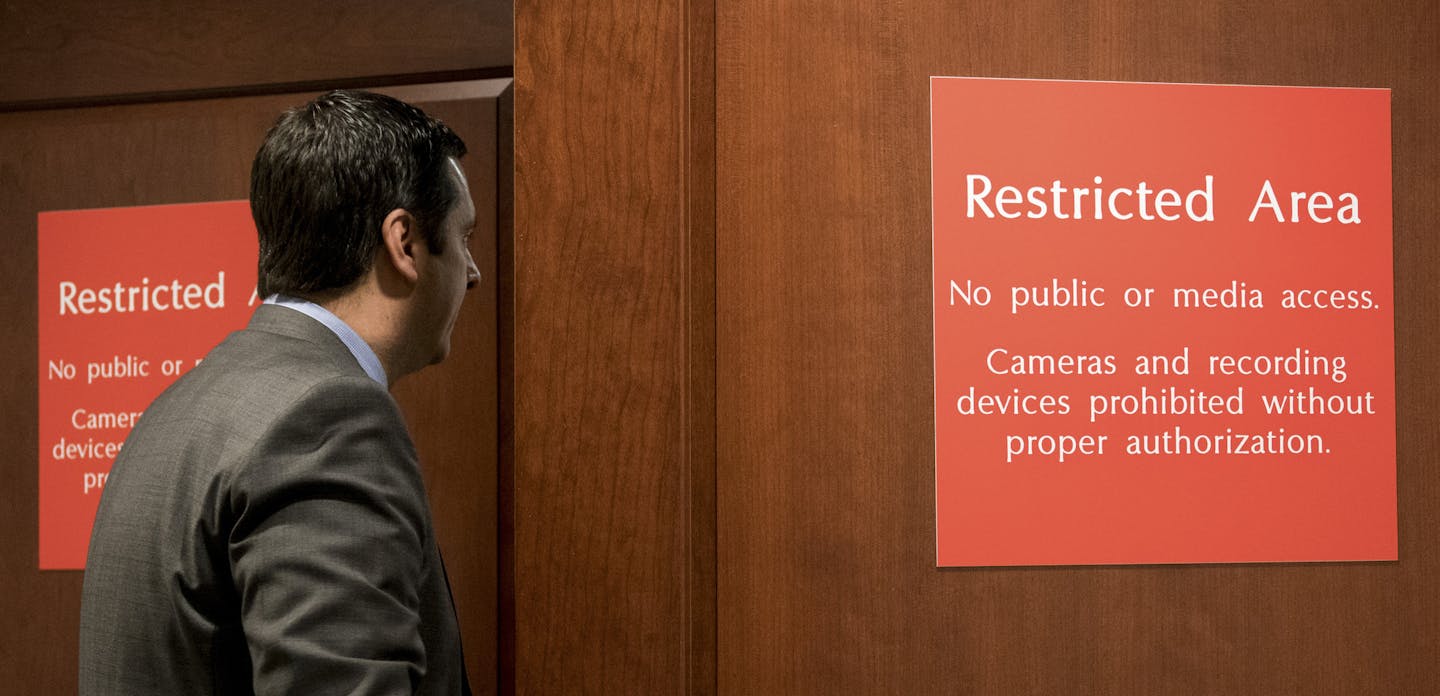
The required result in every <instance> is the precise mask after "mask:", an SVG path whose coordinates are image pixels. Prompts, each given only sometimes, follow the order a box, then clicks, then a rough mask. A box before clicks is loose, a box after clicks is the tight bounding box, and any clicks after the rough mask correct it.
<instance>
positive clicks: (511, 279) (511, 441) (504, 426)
mask: <svg viewBox="0 0 1440 696" xmlns="http://www.w3.org/2000/svg"><path fill="white" fill-rule="evenodd" d="M496 110H497V112H498V113H497V114H496V119H495V138H496V147H495V160H496V170H497V172H498V175H497V176H496V177H495V184H496V191H495V208H496V210H495V213H496V217H497V220H496V221H495V285H496V300H495V302H496V306H495V327H496V337H495V339H496V343H497V346H496V351H495V361H496V366H497V368H498V369H497V370H496V375H497V380H498V383H497V385H496V390H495V391H496V395H497V397H498V398H499V401H500V403H499V407H498V408H497V409H496V413H497V414H498V415H499V420H500V422H499V423H498V427H497V429H496V433H497V435H498V437H497V445H498V448H499V450H498V452H497V453H496V460H495V463H496V466H495V473H496V476H497V478H498V480H497V481H496V486H495V490H496V501H495V510H496V513H497V514H498V515H499V520H498V522H497V524H496V533H497V535H498V537H499V538H498V539H497V543H496V549H497V550H498V558H497V559H496V572H497V573H498V574H499V577H498V578H497V582H496V585H495V588H496V602H497V603H498V605H499V606H498V607H497V609H496V619H497V622H496V623H497V627H496V631H497V634H498V635H496V636H495V645H496V649H497V650H496V652H497V654H496V656H495V665H496V671H497V675H496V685H497V689H498V692H499V693H500V694H502V695H503V696H512V695H513V694H514V693H515V89H514V87H513V86H511V87H509V88H507V89H506V90H505V91H504V92H503V93H501V94H500V98H499V99H497V100H496Z"/></svg>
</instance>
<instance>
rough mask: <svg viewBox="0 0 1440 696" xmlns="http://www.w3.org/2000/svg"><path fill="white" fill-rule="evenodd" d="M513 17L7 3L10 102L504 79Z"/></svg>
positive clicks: (426, 3) (269, 3) (474, 8)
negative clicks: (481, 78) (403, 79)
mask: <svg viewBox="0 0 1440 696" xmlns="http://www.w3.org/2000/svg"><path fill="white" fill-rule="evenodd" d="M511 14H512V9H511V2H510V1H509V0H483V1H480V2H472V1H471V0H418V1H416V2H404V3H397V2H387V1H386V0H352V1H347V2H323V1H321V0H252V1H250V2H246V3H243V4H230V3H198V2H186V1H185V0H129V1H127V2H91V1H87V0H49V1H47V2H4V3H0V26H3V27H5V41H3V42H0V111H5V110H11V109H15V108H33V107H34V106H36V105H39V106H51V107H55V106H77V105H88V104H94V103H97V102H103V101H117V100H119V101H125V100H131V99H136V98H141V99H147V100H152V101H153V100H173V99H174V98H177V97H185V96H193V95H200V96H216V97H218V96H234V95H237V94H241V93H249V94H253V93H274V92H277V91H291V92H299V91H310V90H315V91H318V90H322V89H329V88H334V87H340V86H360V85H362V84H368V85H376V84H395V83H397V82H398V81H399V79H400V78H406V79H405V81H407V82H415V81H425V82H436V81H442V80H459V79H470V78H480V77H501V76H506V74H508V72H509V70H508V68H509V65H510V63H511V53H512V45H513V44H512V37H513V35H514V34H513V25H512V23H511ZM489 73H494V74H489ZM407 76H408V77H407ZM267 86H269V87H267ZM276 86H278V87H279V88H278V89H276Z"/></svg>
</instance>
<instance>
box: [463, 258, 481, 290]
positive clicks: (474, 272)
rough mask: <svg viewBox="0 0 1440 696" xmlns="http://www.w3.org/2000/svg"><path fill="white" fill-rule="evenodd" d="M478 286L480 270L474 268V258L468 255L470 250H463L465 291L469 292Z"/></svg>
mask: <svg viewBox="0 0 1440 696" xmlns="http://www.w3.org/2000/svg"><path fill="white" fill-rule="evenodd" d="M479 284H480V269H479V268H478V267H476V266H475V257H473V256H471V255H470V250H468V249H467V250H465V289H466V290H470V289H472V288H474V287H475V286H477V285H479Z"/></svg>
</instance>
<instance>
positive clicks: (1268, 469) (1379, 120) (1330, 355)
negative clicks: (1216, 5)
mask: <svg viewBox="0 0 1440 696" xmlns="http://www.w3.org/2000/svg"><path fill="white" fill-rule="evenodd" d="M930 88H931V144H932V155H931V157H932V160H931V161H932V167H933V170H932V171H933V176H932V185H933V191H932V203H933V206H934V211H933V224H934V230H933V241H934V321H935V335H934V338H935V430H936V432H935V459H936V472H935V478H936V545H937V558H938V564H939V565H942V566H1008V565H1055V564H1063V565H1070V564H1132V563H1239V562H1267V561H1339V560H1394V559H1396V558H1397V539H1396V508H1395V505H1396V502H1395V501H1396V491H1395V383H1394V374H1395V366H1394V334H1393V319H1394V310H1393V304H1394V302H1393V293H1392V277H1393V275H1392V268H1391V207H1390V195H1391V191H1390V92H1389V91H1388V90H1377V89H1330V88H1305V87H1248V86H1216V85H1177V84H1133V83H1098V82H1059V81H1043V80H998V79H968V78H932V80H931V83H930Z"/></svg>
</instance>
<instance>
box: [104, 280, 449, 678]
mask: <svg viewBox="0 0 1440 696" xmlns="http://www.w3.org/2000/svg"><path fill="white" fill-rule="evenodd" d="M463 670H464V667H463V664H462V662H461V655H460V637H459V631H458V629H457V626H456V623H455V614H454V608H453V606H452V601H451V598H450V594H449V587H448V585H447V583H446V580H445V573H444V569H443V568H442V564H441V561H440V556H439V552H438V550H437V547H436V545H435V538H434V534H433V531H432V529H431V522H430V509H429V505H428V502H427V499H426V496H425V490H424V484H423V482H422V481H421V478H420V471H419V468H418V466H417V463H416V457H415V450H414V447H413V445H412V444H411V442H410V437H409V435H408V434H407V432H406V429H405V424H404V421H403V420H402V419H401V416H400V412H399V410H398V409H397V408H396V406H395V402H394V401H393V400H392V399H391V398H390V395H389V393H388V392H387V391H386V390H385V388H384V387H382V386H381V385H379V384H377V383H375V382H374V381H373V380H371V379H370V378H369V377H368V376H366V374H365V372H364V371H363V370H362V369H361V368H360V366H359V364H358V363H356V361H355V358H354V357H353V356H352V355H351V354H350V352H349V351H348V350H347V349H346V348H345V346H344V344H342V343H341V342H340V340H339V339H338V338H336V337H335V335H334V334H333V333H331V332H330V330H329V329H326V328H325V327H324V326H323V325H321V324H320V323H319V322H317V321H315V320H313V319H311V318H310V317H307V316H305V315H303V314H300V313H299V312H296V311H294V310H291V309H287V308H284V307H275V306H269V305H262V306H261V307H260V308H259V309H257V310H256V312H255V315H254V317H253V318H252V319H251V321H250V324H249V326H248V327H246V328H245V329H244V330H243V331H239V332H237V333H235V334H232V335H231V336H230V337H229V338H227V339H226V340H225V342H224V343H221V344H220V345H219V346H218V347H216V348H215V349H214V350H213V351H211V352H210V354H209V355H208V356H206V358H205V360H204V362H202V363H201V364H200V365H199V366H197V367H196V368H195V369H193V370H191V371H190V372H189V373H188V374H186V375H185V376H184V377H183V378H181V379H180V380H179V381H177V382H176V383H175V384H174V385H172V386H171V387H170V388H169V389H168V390H166V391H165V393H164V394H162V395H161V396H160V397H159V398H158V399H156V401H155V403H154V404H152V405H151V406H150V408H149V409H148V410H147V411H146V412H145V415H144V416H143V417H142V418H141V419H140V422H139V423H138V424H137V425H136V426H135V429H134V430H133V431H132V432H131V434H130V437H129V438H128V439H127V440H126V441H125V445H124V448H123V449H122V450H121V454H120V457H119V458H118V459H117V460H116V462H115V466H114V468H113V469H112V471H111V474H110V478H109V480H108V481H107V482H106V487H105V491H104V494H103V495H102V497H101V500H100V509H99V512H98V514H97V516H96V519H95V529H94V533H93V535H92V536H91V540H90V555H89V559H88V560H87V566H86V571H85V589H84V596H83V600H82V605H81V616H80V693H81V694H210V693H214V694H251V693H262V694H282V693H283V694H330V693H344V694H411V693H419V694H456V693H460V692H461V690H462V682H463V679H464V677H463Z"/></svg>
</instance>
